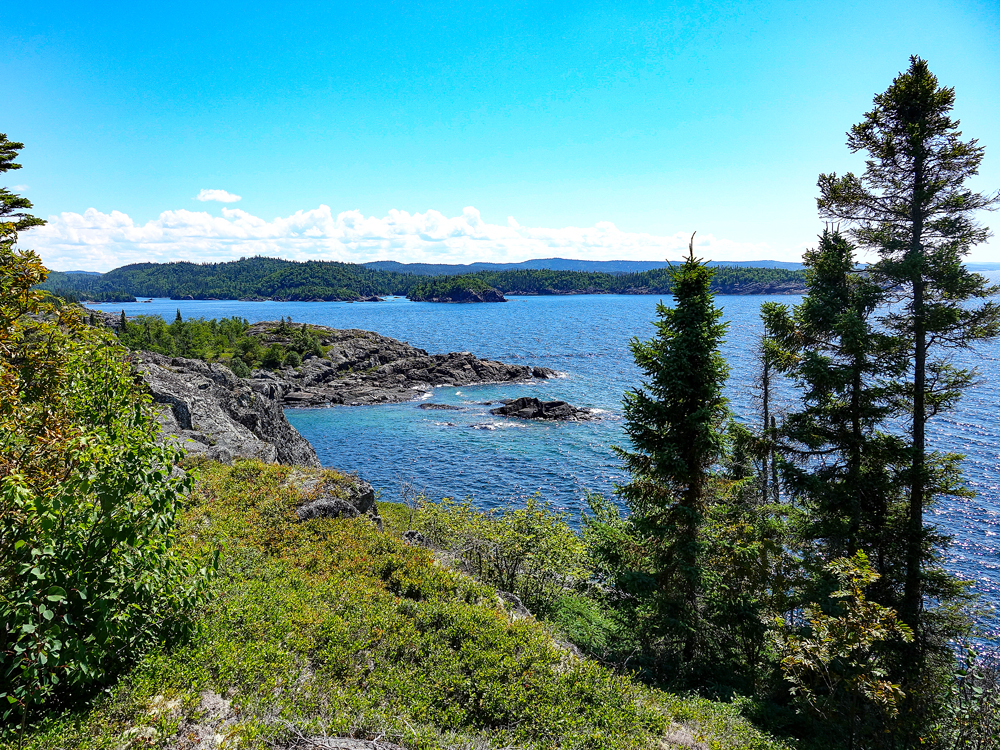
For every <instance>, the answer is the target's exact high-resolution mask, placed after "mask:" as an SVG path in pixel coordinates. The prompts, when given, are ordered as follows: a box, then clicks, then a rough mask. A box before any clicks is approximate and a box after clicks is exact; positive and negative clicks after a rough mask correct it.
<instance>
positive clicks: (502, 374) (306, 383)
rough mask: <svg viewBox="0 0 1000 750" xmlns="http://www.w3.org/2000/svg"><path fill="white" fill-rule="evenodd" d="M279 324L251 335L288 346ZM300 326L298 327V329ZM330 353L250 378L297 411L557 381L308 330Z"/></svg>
mask: <svg viewBox="0 0 1000 750" xmlns="http://www.w3.org/2000/svg"><path fill="white" fill-rule="evenodd" d="M279 325H280V324H279V323H275V322H270V323H257V324H256V325H254V326H251V327H250V330H249V333H251V334H254V335H256V336H258V337H259V338H260V339H261V341H262V342H263V343H264V344H265V345H267V344H270V343H285V342H286V341H287V340H288V339H287V335H284V334H278V333H277V331H278V330H279ZM293 325H297V324H293ZM309 330H310V331H312V332H313V333H315V334H316V335H317V337H318V338H319V341H320V344H321V345H322V347H323V349H324V351H325V354H324V356H322V357H319V356H316V355H307V356H306V357H305V358H304V359H303V362H302V366H301V367H298V368H295V369H293V368H290V367H285V368H282V369H279V370H273V371H272V370H255V371H254V372H253V373H252V374H251V377H250V378H249V379H248V381H247V382H248V384H249V385H250V387H251V388H253V390H254V391H256V392H257V393H260V394H262V395H264V396H267V397H268V398H272V399H274V400H275V401H278V402H279V403H280V404H282V405H283V406H286V407H294V406H330V405H344V406H357V405H361V404H385V403H398V402H400V401H410V400H412V399H414V398H417V397H419V396H421V395H424V394H425V393H427V392H428V391H429V390H431V389H432V388H434V387H435V386H447V385H451V386H458V385H474V384H479V383H510V382H520V381H527V380H531V379H532V378H552V377H556V376H557V375H558V373H556V372H555V370H550V369H549V368H547V367H528V366H526V365H508V364H504V363H503V362H496V361H494V360H491V359H479V358H478V357H476V356H474V355H473V354H470V353H469V352H451V353H450V354H428V353H427V352H426V351H425V350H423V349H418V348H416V347H414V346H410V345H409V344H407V343H405V342H403V341H398V340H396V339H393V338H389V337H388V336H381V335H379V334H377V333H372V332H371V331H361V330H357V329H347V330H340V329H336V328H327V327H325V326H313V325H311V326H309Z"/></svg>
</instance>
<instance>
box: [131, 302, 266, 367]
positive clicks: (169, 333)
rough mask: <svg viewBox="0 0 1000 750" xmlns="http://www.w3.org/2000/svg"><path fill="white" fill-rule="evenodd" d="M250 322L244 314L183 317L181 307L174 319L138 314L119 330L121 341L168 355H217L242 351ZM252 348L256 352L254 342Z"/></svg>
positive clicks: (212, 356) (208, 358)
mask: <svg viewBox="0 0 1000 750" xmlns="http://www.w3.org/2000/svg"><path fill="white" fill-rule="evenodd" d="M249 327H250V324H249V323H248V322H247V321H246V320H245V319H243V318H222V319H221V320H215V319H212V320H204V319H203V318H191V319H189V320H183V319H181V317H180V311H178V315H177V317H176V318H175V319H174V321H173V322H172V323H169V324H168V323H167V322H166V321H164V320H163V318H161V317H159V316H157V315H139V316H137V317H135V318H133V319H131V320H127V321H125V323H124V325H123V326H121V327H120V329H119V332H118V337H119V340H120V341H121V343H122V345H123V346H125V347H127V348H129V349H137V350H145V351H151V352H157V353H158V354H164V355H166V356H168V357H189V358H192V359H205V360H211V359H217V358H219V357H220V356H222V355H223V354H231V353H232V352H234V351H242V349H241V345H242V342H243V341H245V340H246V339H247V338H249V337H248V336H247V329H248V328H249ZM250 350H252V351H253V352H254V353H256V349H255V348H254V347H253V346H251V347H250Z"/></svg>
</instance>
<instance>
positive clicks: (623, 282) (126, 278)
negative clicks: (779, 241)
mask: <svg viewBox="0 0 1000 750" xmlns="http://www.w3.org/2000/svg"><path fill="white" fill-rule="evenodd" d="M714 270H715V274H714V276H713V278H712V289H713V291H715V292H718V293H720V294H766V293H781V292H795V291H798V290H800V289H801V288H802V283H803V276H802V273H801V272H800V271H789V270H785V269H776V268H734V267H726V266H720V267H718V268H715V269H714ZM672 284H673V271H672V270H671V269H669V268H665V269H664V268H661V269H655V270H652V271H643V272H641V273H622V274H609V273H599V272H598V273H588V272H583V271H552V270H547V269H541V270H516V271H480V272H477V273H474V274H465V275H462V276H454V275H450V276H449V275H442V276H433V277H427V276H414V275H412V274H402V273H393V272H389V271H381V270H377V269H374V268H368V267H366V266H361V265H355V264H350V263H332V262H326V261H308V262H306V263H296V262H293V261H287V260H278V259H276V258H246V259H243V260H238V261H232V262H230V263H203V264H194V263H163V264H159V263H139V264H134V265H130V266H122V267H121V268H116V269H115V270H113V271H110V272H108V273H106V274H102V275H100V276H93V275H89V274H62V273H58V274H52V276H51V277H50V279H49V280H48V281H47V282H46V283H45V284H44V287H45V288H46V289H49V290H52V291H58V292H59V293H60V294H65V295H67V297H72V298H75V299H92V300H95V301H98V300H109V301H110V300H111V299H112V298H115V297H119V298H131V297H171V298H173V299H183V298H187V297H190V298H193V299H247V298H249V299H275V300H293V301H294V300H314V299H320V300H328V301H329V300H356V299H359V298H361V297H371V296H373V295H377V296H383V295H389V294H395V295H410V297H411V299H415V298H416V297H413V294H417V295H418V297H419V298H420V299H426V298H429V297H428V296H426V295H424V296H421V295H422V294H423V293H422V292H420V291H417V290H420V289H424V290H435V289H437V290H445V291H448V290H451V291H461V289H469V288H471V289H474V290H476V291H486V290H488V289H489V288H494V289H497V290H499V291H500V292H501V293H503V294H580V293H588V294H670V293H671V289H672ZM456 285H457V286H456ZM430 296H442V295H441V294H431V295H430Z"/></svg>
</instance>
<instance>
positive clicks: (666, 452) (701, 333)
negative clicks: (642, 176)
mask: <svg viewBox="0 0 1000 750" xmlns="http://www.w3.org/2000/svg"><path fill="white" fill-rule="evenodd" d="M711 279H712V270H711V269H710V268H708V267H707V266H706V265H705V264H704V263H703V262H702V261H701V260H699V259H697V258H695V257H694V235H692V236H691V244H690V246H689V254H688V257H687V260H686V261H685V262H684V264H683V265H681V266H680V268H678V269H676V270H675V271H674V274H673V296H674V306H673V307H672V308H668V307H666V306H665V305H664V304H663V303H662V302H661V303H660V304H659V305H658V306H657V308H656V313H657V317H658V318H659V319H658V320H657V321H656V322H655V326H656V335H655V336H654V338H652V339H651V340H649V341H639V340H638V339H633V341H632V345H631V346H632V354H633V356H634V357H635V361H636V364H638V366H639V367H640V368H641V369H642V371H643V373H644V374H645V380H644V384H643V385H644V388H641V389H637V390H633V391H630V392H629V393H627V394H626V395H625V399H624V410H625V431H626V433H627V434H628V436H629V440H630V441H631V443H632V450H624V449H621V448H619V449H617V452H618V454H619V455H620V456H621V457H622V458H623V459H624V461H625V464H626V466H627V468H628V470H629V472H630V473H631V481H630V482H629V483H628V484H626V485H624V486H623V487H621V488H620V494H621V496H622V497H623V498H624V500H625V501H626V503H627V504H628V506H629V508H630V509H631V511H632V517H633V521H634V524H635V528H636V529H637V530H638V532H639V533H640V535H641V536H642V537H644V538H645V541H646V543H647V544H648V546H649V548H650V552H649V560H650V562H651V566H652V578H653V580H654V590H653V591H651V592H647V594H648V595H650V596H651V597H652V599H653V611H654V613H655V614H654V617H655V618H656V619H657V621H658V622H657V625H658V627H659V634H660V636H661V637H662V638H664V639H665V641H666V642H667V649H668V650H670V651H674V652H675V654H676V655H677V656H679V657H680V658H681V660H682V661H683V662H685V663H690V662H691V661H692V660H693V659H694V658H695V657H696V655H697V650H698V645H699V643H698V642H699V636H703V635H704V633H703V632H702V631H703V629H704V623H703V619H704V613H703V602H702V595H703V591H704V582H703V576H704V563H705V561H704V554H705V549H706V544H705V538H704V528H703V525H704V519H705V514H706V510H707V507H708V504H709V501H710V493H711V487H710V484H711V482H710V480H711V475H710V472H711V467H712V466H713V464H715V463H716V461H717V460H718V458H719V456H720V454H721V452H722V449H723V444H724V434H723V428H722V423H723V420H724V419H725V416H726V414H727V409H726V400H725V399H724V398H723V396H722V387H723V384H724V382H725V379H726V376H727V374H728V367H727V365H726V363H725V361H724V360H723V358H722V356H721V355H720V354H719V344H720V342H721V341H722V338H723V336H724V334H725V331H726V328H727V324H725V323H723V322H721V320H720V319H721V317H722V312H721V310H719V309H718V308H717V307H716V306H715V304H714V297H713V294H712V293H711V291H710V289H709V285H710V283H711ZM677 652H679V653H677Z"/></svg>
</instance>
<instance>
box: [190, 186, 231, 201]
mask: <svg viewBox="0 0 1000 750" xmlns="http://www.w3.org/2000/svg"><path fill="white" fill-rule="evenodd" d="M194 199H195V200H196V201H218V202H219V203H236V201H238V200H242V199H243V196H241V195H233V194H232V193H227V192H226V191H225V190H205V189H204V188H202V191H201V192H200V193H198V195H196V196H195V197H194Z"/></svg>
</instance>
